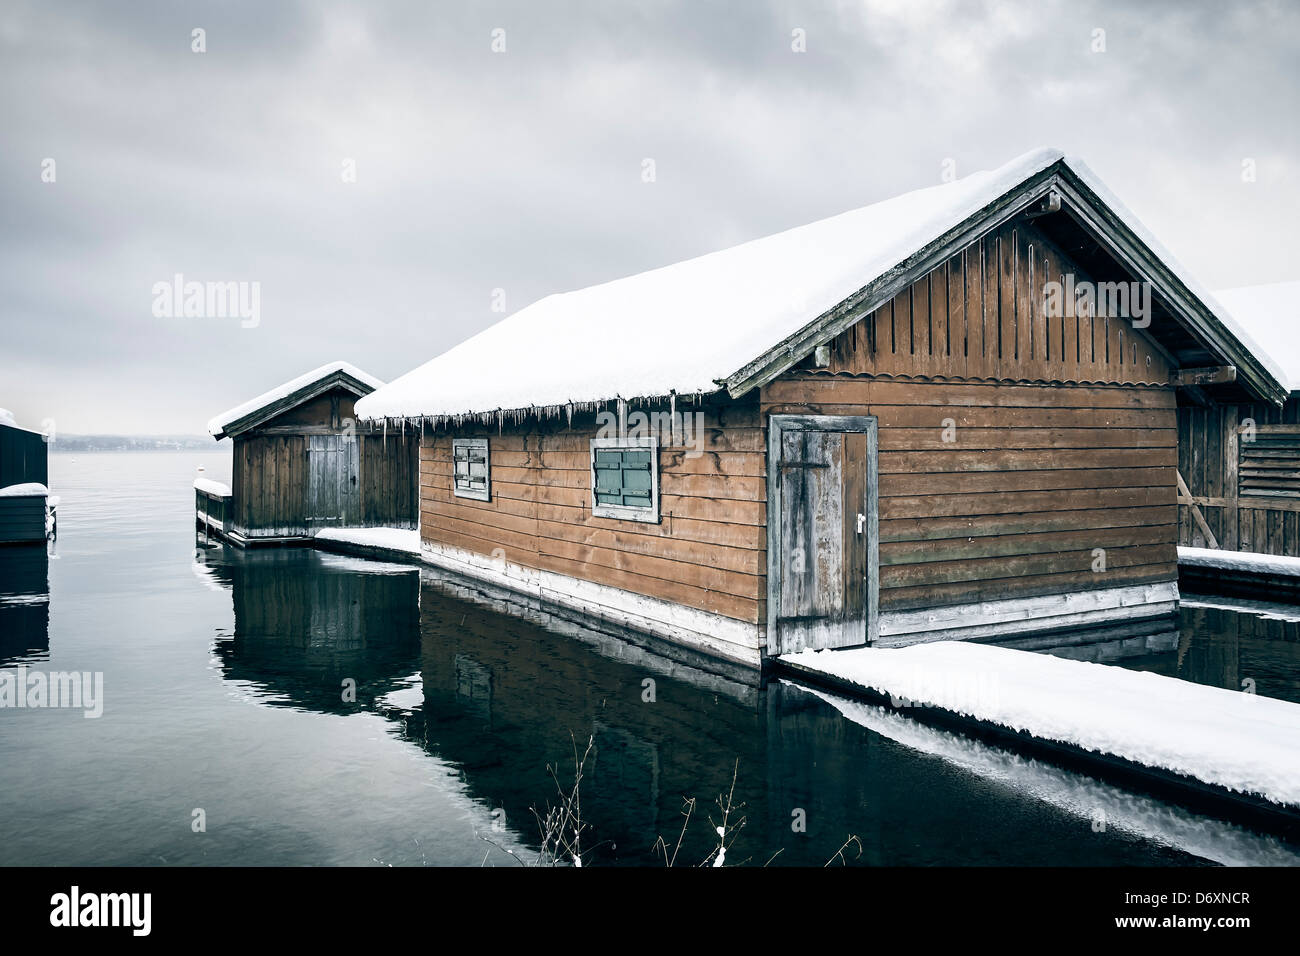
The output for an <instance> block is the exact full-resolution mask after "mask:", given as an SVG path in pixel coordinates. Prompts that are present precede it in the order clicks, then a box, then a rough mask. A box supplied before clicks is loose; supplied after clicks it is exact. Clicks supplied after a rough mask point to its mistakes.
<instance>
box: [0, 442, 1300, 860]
mask: <svg viewBox="0 0 1300 956" xmlns="http://www.w3.org/2000/svg"><path fill="white" fill-rule="evenodd" d="M200 461H202V462H205V463H206V464H207V465H208V471H207V475H208V477H214V478H218V479H223V478H225V477H226V476H225V475H224V474H223V471H227V470H228V468H229V464H228V462H222V461H220V459H219V456H218V455H217V454H215V453H214V454H212V455H195V454H188V453H168V454H83V455H78V456H75V457H73V456H69V455H52V456H51V459H50V470H51V484H52V486H53V489H54V491H55V492H56V493H58V494H59V495H61V497H62V503H61V505H60V509H59V511H60V524H59V531H60V535H59V540H58V542H57V544H56V545H54V546H53V547H52V548H51V549H50V553H49V555H48V557H47V556H46V552H45V550H44V549H41V548H27V549H21V550H20V551H7V552H6V553H3V554H0V667H4V668H5V669H7V670H8V669H16V668H17V667H19V666H20V665H26V666H27V667H28V668H30V669H31V670H40V671H83V670H84V671H94V672H102V673H103V680H104V712H103V716H102V717H100V718H98V719H86V718H85V717H84V716H83V715H82V713H81V712H80V711H77V710H72V709H4V710H0V767H3V775H4V785H3V787H0V864H5V865H14V864H89V865H101V864H106V865H109V864H111V865H121V864H132V865H149V864H254V865H268V864H269V865H300V864H351V865H382V864H393V865H421V864H428V865H434V864H465V865H474V866H477V865H480V864H484V863H487V864H489V865H511V866H513V865H516V864H515V862H514V860H512V858H511V856H510V854H509V853H508V852H507V851H511V852H513V853H515V854H517V855H519V856H520V857H528V856H529V855H530V854H531V853H532V852H534V851H535V850H536V847H537V842H538V841H537V826H536V823H535V821H534V819H533V816H532V813H531V808H533V807H542V806H544V805H545V804H546V803H547V802H548V801H552V800H553V799H554V796H555V783H554V781H553V780H552V779H551V778H550V776H549V773H548V766H549V765H559V768H560V770H559V776H560V779H561V781H563V782H564V783H566V784H568V783H570V782H571V781H572V753H573V746H574V744H573V741H574V740H575V739H576V740H577V741H578V742H579V745H580V746H581V745H585V743H586V741H587V739H588V738H589V737H592V738H594V741H595V750H594V755H593V756H592V757H591V758H590V759H589V761H588V765H587V768H586V770H587V773H586V776H585V779H584V781H583V784H582V791H581V792H582V809H583V816H584V818H585V819H586V820H587V821H588V823H589V824H590V831H589V832H588V834H587V837H586V841H587V845H588V846H589V847H590V848H591V851H592V857H591V859H590V861H589V862H591V863H595V864H610V863H617V864H625V865H626V864H655V863H657V862H658V860H657V857H656V855H655V854H654V853H653V852H652V849H651V847H652V845H653V844H654V842H655V839H656V837H658V836H661V835H662V836H664V837H665V838H667V839H668V840H669V842H670V843H671V842H675V841H676V838H677V835H678V833H679V831H680V829H681V825H682V819H683V818H682V816H681V810H682V806H683V799H684V798H686V797H696V798H698V804H697V807H696V810H695V813H694V815H693V817H692V820H691V823H690V827H689V829H688V830H687V836H686V839H685V841H684V843H683V848H682V850H681V853H680V856H679V863H696V862H699V861H700V860H701V859H703V858H704V857H705V856H706V855H707V854H708V852H709V849H710V847H711V845H712V842H711V839H712V833H711V825H710V820H709V818H710V817H712V819H713V820H714V821H715V822H716V821H717V820H718V819H719V813H718V809H717V806H716V804H715V802H714V801H715V800H716V798H717V797H718V795H719V794H721V793H724V792H726V791H727V790H728V789H729V788H730V786H731V781H732V775H733V770H735V768H737V767H738V770H735V772H736V784H735V801H736V802H737V803H743V805H744V806H743V808H742V809H741V810H740V811H739V814H738V816H741V817H743V818H744V821H745V822H744V826H743V828H742V829H741V830H740V832H739V836H738V837H737V839H736V842H735V844H734V846H733V847H732V848H731V849H730V850H729V851H728V855H727V862H728V863H733V862H734V863H742V862H748V864H749V865H761V864H763V863H766V862H768V861H769V859H770V860H772V863H773V865H789V864H813V865H821V864H823V863H825V862H826V861H827V860H829V859H830V858H831V857H832V855H833V854H834V853H835V852H836V850H837V849H838V848H839V847H840V846H841V845H842V844H843V843H844V842H845V841H846V840H847V839H848V837H849V836H850V835H851V834H852V835H856V836H857V837H858V838H859V839H860V841H861V845H862V852H861V855H860V856H858V855H857V852H856V850H854V851H851V852H850V854H849V856H850V860H851V862H853V863H854V864H857V865H861V864H874V865H932V864H1043V865H1047V864H1080V865H1087V864H1101V865H1112V864H1113V865H1144V864H1198V863H1294V862H1296V860H1297V856H1296V849H1295V848H1294V847H1290V846H1287V845H1285V844H1282V843H1280V842H1279V841H1277V840H1276V839H1274V838H1273V837H1269V836H1264V835H1260V834H1256V833H1253V832H1251V831H1248V830H1245V829H1242V828H1239V827H1237V826H1235V825H1233V824H1231V823H1227V822H1225V821H1221V820H1216V819H1211V818H1206V817H1202V816H1199V815H1197V814H1195V813H1192V812H1190V811H1187V810H1184V809H1182V808H1178V807H1175V806H1171V805H1169V804H1165V803H1161V802H1159V801H1156V800H1152V799H1150V798H1148V797H1145V796H1142V795H1140V794H1136V793H1132V792H1129V791H1125V790H1121V789H1118V788H1115V787H1112V786H1109V785H1106V784H1102V783H1099V782H1097V781H1095V780H1092V779H1091V778H1088V777H1086V776H1081V775H1078V774H1074V773H1070V772H1067V771H1063V770H1059V769H1056V768H1053V767H1051V766H1048V765H1043V764H1040V763H1037V762H1035V761H1032V760H1027V759H1024V758H1020V757H1017V756H1015V755H1013V754H1010V753H1008V752H1006V751H1002V750H999V749H997V748H994V747H988V746H985V745H982V744H978V743H976V742H974V741H971V740H967V739H965V738H963V737H961V736H958V735H953V734H949V733H945V732H941V731H937V730H933V729H930V728H927V727H925V726H924V725H922V724H918V723H916V722H915V721H912V720H910V719H908V718H906V717H901V716H899V715H897V714H893V713H889V712H886V711H883V710H880V709H879V708H874V707H868V706H865V705H860V704H853V703H849V702H842V701H841V702H838V706H837V705H836V704H833V703H832V702H831V701H830V700H828V699H827V698H826V697H825V696H824V695H821V694H817V693H813V692H811V691H807V690H803V689H801V688H798V687H795V686H793V685H789V684H785V683H781V682H776V683H769V684H768V685H767V686H766V687H763V688H759V687H756V686H750V685H748V684H746V683H743V682H739V681H736V680H732V679H728V678H725V677H718V676H715V675H711V674H708V673H705V672H702V671H698V670H694V669H692V668H689V667H685V666H683V665H680V664H676V663H673V662H671V661H668V660H666V659H664V658H662V657H659V656H656V655H654V654H652V653H649V652H648V651H647V650H646V649H644V648H641V647H638V646H636V645H633V644H629V643H625V642H622V641H619V640H617V639H614V638H610V637H602V636H600V635H595V634H592V633H590V632H584V631H581V630H580V629H576V628H574V627H572V626H570V625H567V624H565V623H563V622H556V621H550V620H548V619H547V618H546V617H545V616H544V615H541V614H540V613H528V614H526V615H504V614H502V613H501V612H500V609H499V605H497V604H495V603H494V602H493V600H492V599H489V598H487V597H485V596H483V595H481V594H479V593H478V592H477V591H475V590H472V589H467V588H464V587H459V586H456V585H453V584H450V583H448V582H446V581H445V580H442V579H440V578H439V577H438V576H436V575H434V574H433V573H431V572H429V571H427V570H426V571H424V572H421V571H420V570H417V569H414V568H409V567H405V566H402V565H388V564H380V563H375V562H366V561H360V560H356V559H351V558H347V557H341V556H334V555H326V554H321V553H318V552H315V551H311V550H268V551H260V552H259V551H250V552H241V551H239V550H237V549H232V548H228V547H204V546H203V545H202V542H198V543H197V544H196V541H195V536H194V532H193V529H192V510H193V493H192V491H191V481H192V479H193V477H194V475H195V467H196V465H197V464H198V463H199V462H200ZM214 466H215V467H214ZM46 595H48V601H46V600H45V596H46ZM1215 613H1216V614H1222V613H1228V614H1229V617H1228V619H1227V623H1225V621H1224V620H1223V619H1219V618H1215V619H1214V620H1211V619H1210V618H1209V617H1208V616H1207V615H1206V614H1204V613H1200V614H1193V615H1192V617H1191V618H1190V619H1189V620H1190V623H1191V626H1192V627H1199V628H1206V627H1212V628H1217V629H1218V630H1219V631H1221V632H1223V633H1227V632H1228V631H1230V630H1232V628H1233V627H1235V628H1236V629H1237V630H1236V631H1235V632H1233V633H1236V634H1237V635H1238V638H1237V640H1238V643H1237V647H1238V649H1239V651H1240V653H1239V654H1238V664H1237V665H1236V666H1237V667H1238V668H1239V672H1237V671H1234V672H1229V671H1226V670H1223V668H1225V667H1227V664H1226V663H1224V662H1226V661H1227V659H1228V657H1229V654H1228V652H1227V650H1224V649H1223V648H1222V647H1219V645H1215V646H1216V647H1219V650H1218V651H1216V652H1215V660H1216V661H1218V662H1219V664H1218V665H1215V666H1219V667H1220V671H1221V673H1222V676H1221V680H1225V681H1226V680H1228V679H1229V677H1230V678H1231V679H1232V681H1233V682H1237V681H1239V680H1240V679H1241V678H1242V677H1244V676H1249V675H1248V674H1246V671H1250V672H1252V673H1255V672H1257V673H1258V675H1259V683H1260V692H1269V691H1270V690H1274V689H1275V692H1276V694H1277V696H1288V695H1290V694H1293V693H1294V669H1292V670H1290V671H1288V670H1287V667H1288V666H1290V665H1287V663H1286V661H1287V660H1291V661H1292V662H1294V647H1295V643H1294V640H1292V642H1291V644H1290V645H1289V646H1287V647H1283V646H1281V645H1282V644H1285V641H1286V638H1285V635H1284V636H1282V637H1262V636H1257V635H1254V632H1253V631H1252V632H1251V634H1252V636H1251V638H1250V640H1251V641H1255V642H1258V641H1264V642H1265V643H1263V644H1259V645H1257V644H1256V643H1250V644H1249V648H1248V649H1244V645H1242V644H1241V633H1242V631H1241V628H1242V627H1243V626H1246V627H1248V628H1253V627H1254V625H1253V624H1251V625H1242V624H1241V622H1242V621H1244V620H1246V618H1247V617H1249V618H1251V620H1255V617H1254V616H1252V615H1242V614H1236V613H1231V612H1215ZM1225 640H1226V638H1225ZM1270 641H1271V642H1272V643H1269V642H1270ZM1219 643H1220V644H1222V641H1220V642H1219ZM1198 646H1199V645H1198ZM1131 647H1137V645H1136V644H1134V645H1131ZM1162 648H1163V645H1160V644H1159V643H1158V642H1157V643H1156V644H1155V645H1152V647H1151V648H1148V647H1147V646H1146V645H1142V649H1143V650H1150V651H1151V653H1149V654H1146V655H1145V656H1144V658H1143V663H1144V665H1145V666H1149V667H1151V668H1153V669H1161V670H1162V671H1163V672H1167V673H1173V674H1177V675H1178V676H1185V677H1189V678H1191V679H1197V677H1196V675H1195V674H1191V673H1183V671H1184V670H1185V669H1186V667H1187V666H1188V665H1186V664H1185V663H1184V662H1185V661H1186V659H1187V657H1188V655H1189V653H1191V652H1190V651H1183V652H1181V654H1180V652H1179V650H1178V645H1177V644H1175V645H1173V647H1172V648H1163V649H1162ZM1288 651H1289V652H1290V653H1291V657H1290V658H1288V657H1287V656H1286V654H1287V652H1288ZM1170 654H1172V657H1170V656H1169V655H1170ZM1112 656H1121V655H1112ZM1137 656H1140V655H1136V654H1130V655H1128V656H1127V658H1126V659H1127V660H1129V661H1132V660H1134V659H1135V658H1136V657H1137ZM1259 661H1265V662H1266V663H1263V664H1261V663H1258V662H1259ZM1212 670H1213V667H1211V665H1209V664H1204V665H1200V670H1199V671H1198V672H1197V673H1200V674H1202V675H1203V674H1206V673H1209V672H1210V671H1212ZM1265 675H1267V678H1266V677H1265ZM1288 675H1289V676H1288ZM647 681H653V688H654V700H653V701H652V702H651V701H647V700H646V699H645V697H646V696H647V694H646V687H647V684H646V682H647ZM1288 681H1290V682H1291V683H1288ZM349 682H353V683H354V684H355V688H356V693H355V699H354V700H353V699H347V700H345V699H344V687H345V684H347V683H349ZM1288 688H1290V689H1288ZM1289 699H1296V697H1294V696H1290V697H1289ZM199 809H201V810H202V811H203V814H204V816H205V817H206V832H198V833H196V832H194V830H193V828H192V820H193V819H194V814H195V811H196V810H199ZM733 819H734V818H733ZM798 820H806V829H805V830H804V831H802V832H796V831H795V829H793V828H792V823H794V822H796V821H798Z"/></svg>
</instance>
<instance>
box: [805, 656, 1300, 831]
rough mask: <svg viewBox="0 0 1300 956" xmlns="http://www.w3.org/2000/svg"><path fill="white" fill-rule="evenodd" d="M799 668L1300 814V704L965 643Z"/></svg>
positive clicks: (921, 711) (852, 687)
mask: <svg viewBox="0 0 1300 956" xmlns="http://www.w3.org/2000/svg"><path fill="white" fill-rule="evenodd" d="M780 662H781V664H782V665H783V666H784V667H785V668H786V669H787V672H789V673H791V674H793V675H795V676H798V677H800V678H803V679H806V680H808V681H810V682H812V683H819V684H822V685H826V686H831V687H834V688H835V689H837V690H840V691H842V692H848V693H851V694H855V695H857V696H865V697H867V698H870V699H873V700H877V701H879V700H882V699H887V700H888V701H889V702H890V703H891V704H892V705H893V706H895V707H900V708H904V709H909V710H910V709H912V708H915V711H914V713H915V714H916V715H917V716H918V717H925V716H933V717H942V716H945V715H946V716H947V717H950V718H952V717H955V718H960V719H961V720H964V721H968V722H970V723H971V724H972V725H978V726H979V727H981V728H982V729H985V730H992V731H994V732H995V734H997V733H998V732H1000V734H1001V735H1002V736H1006V737H1016V738H1020V739H1021V740H1026V741H1038V742H1042V743H1045V744H1048V745H1051V746H1052V747H1054V748H1057V749H1059V750H1062V751H1063V752H1066V753H1068V754H1071V755H1074V756H1079V757H1087V756H1091V757H1095V758H1098V759H1099V760H1100V761H1103V762H1107V763H1109V764H1110V765H1112V766H1113V767H1116V768H1119V769H1123V770H1125V771H1129V772H1141V771H1145V772H1147V773H1149V774H1150V775H1152V776H1154V777H1158V778H1160V780H1161V781H1162V782H1163V783H1165V784H1171V783H1174V784H1178V783H1182V784H1185V785H1187V786H1189V787H1191V788H1192V789H1196V790H1199V791H1202V792H1206V791H1208V792H1209V793H1208V795H1211V796H1220V797H1232V798H1234V799H1235V800H1238V801H1240V802H1243V803H1248V804H1253V805H1256V806H1257V807H1258V808H1260V809H1264V810H1266V811H1277V812H1278V813H1280V814H1283V815H1287V816H1291V815H1296V819H1298V820H1300V704H1293V703H1289V702H1287V701H1281V700H1274V699H1271V698H1267V697H1260V696H1256V695H1254V694H1250V693H1245V692H1238V691H1232V690H1223V689H1220V688H1215V687H1206V686H1202V685H1199V684H1192V683H1189V682H1186V681H1182V680H1178V679H1176V678H1171V677H1163V676H1160V675H1158V674H1152V673H1146V672H1141V671H1130V670H1124V669H1121V668H1118V667H1111V666H1106V665H1102V664H1093V663H1089V662H1084V661H1074V660H1064V659H1061V658H1057V657H1052V656H1049V655H1045V654H1035V653H1029V652H1026V651H1019V650H1012V649H1010V648H1004V647H995V646H991V645H985V644H973V643H969V642H960V641H942V642H936V643H932V644H919V645H915V646H912V647H907V648H896V649H873V648H862V649H857V650H840V651H803V652H801V653H798V654H793V655H786V656H784V657H782V658H781V659H780Z"/></svg>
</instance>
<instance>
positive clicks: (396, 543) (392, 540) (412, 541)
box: [316, 528, 420, 554]
mask: <svg viewBox="0 0 1300 956" xmlns="http://www.w3.org/2000/svg"><path fill="white" fill-rule="evenodd" d="M316 540H317V541H339V542H342V543H344V544H357V545H361V546H363V547H368V548H383V549H384V550H386V551H405V552H406V553H408V554H419V553H420V532H418V531H414V530H408V529H404V528H326V529H324V530H322V531H318V532H316Z"/></svg>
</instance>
